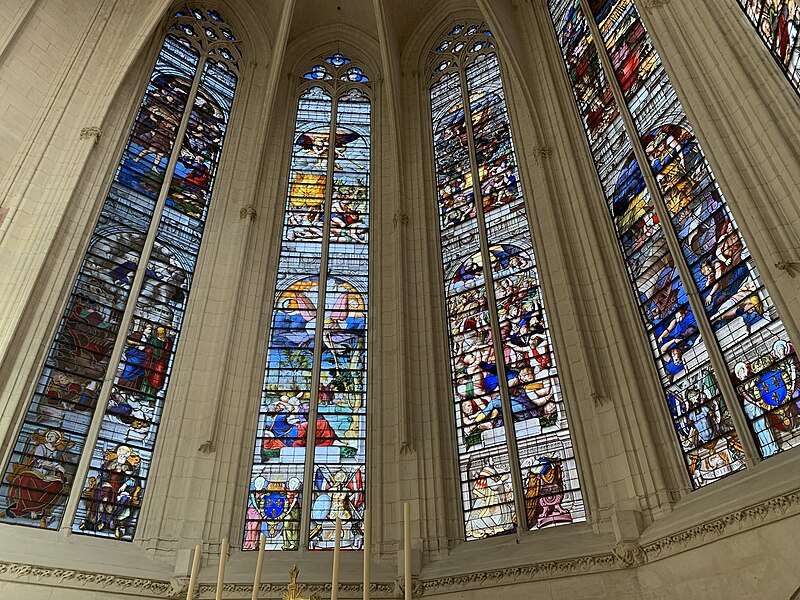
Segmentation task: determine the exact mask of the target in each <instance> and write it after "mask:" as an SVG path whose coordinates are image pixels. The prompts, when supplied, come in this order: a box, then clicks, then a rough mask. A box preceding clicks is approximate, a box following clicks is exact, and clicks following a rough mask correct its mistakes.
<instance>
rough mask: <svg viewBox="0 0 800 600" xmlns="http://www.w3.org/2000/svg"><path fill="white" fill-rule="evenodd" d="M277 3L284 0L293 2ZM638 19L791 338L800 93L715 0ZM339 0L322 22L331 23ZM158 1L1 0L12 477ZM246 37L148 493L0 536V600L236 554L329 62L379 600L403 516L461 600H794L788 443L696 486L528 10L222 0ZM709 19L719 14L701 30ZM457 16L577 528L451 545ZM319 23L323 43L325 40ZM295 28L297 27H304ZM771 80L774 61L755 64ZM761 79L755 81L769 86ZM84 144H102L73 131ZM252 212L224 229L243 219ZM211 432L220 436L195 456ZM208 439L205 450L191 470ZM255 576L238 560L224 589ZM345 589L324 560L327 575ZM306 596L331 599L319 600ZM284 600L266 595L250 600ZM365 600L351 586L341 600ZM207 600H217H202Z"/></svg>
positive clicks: (426, 560) (348, 567)
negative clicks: (500, 104) (449, 31)
mask: <svg viewBox="0 0 800 600" xmlns="http://www.w3.org/2000/svg"><path fill="white" fill-rule="evenodd" d="M295 4H297V6H296V7H295V6H294V5H295ZM708 4H710V5H711V4H713V6H714V10H701V8H700V3H696V2H694V1H693V0H671V1H669V2H644V3H643V5H646V6H648V7H650V8H647V9H646V10H643V11H642V12H643V16H644V18H645V20H646V23H647V25H648V28H649V29H650V31H651V33H652V36H653V38H654V42H655V43H656V45H657V47H658V49H659V51H660V52H661V54H662V57H663V60H664V63H665V65H666V67H667V69H668V71H669V73H670V75H671V76H672V77H673V80H674V81H676V82H679V85H678V86H677V89H678V93H679V94H680V95H681V98H682V100H683V102H684V105H685V106H686V108H687V111H688V113H689V115H690V118H691V119H692V123H693V124H694V126H695V128H696V130H697V133H698V136H699V137H700V139H701V141H702V143H703V147H704V149H705V151H706V152H707V154H708V157H709V161H710V162H711V163H712V166H713V168H714V171H715V173H716V174H717V176H718V178H719V180H720V184H721V185H722V186H723V187H724V189H725V192H726V197H727V198H728V200H729V203H730V205H731V209H732V211H733V212H734V214H735V216H736V217H737V221H738V223H739V225H740V226H741V228H742V230H743V231H744V233H745V235H746V236H747V239H748V241H749V243H750V247H751V248H752V249H753V254H754V256H755V258H756V262H757V264H758V266H759V268H760V270H761V274H762V277H763V279H764V281H765V283H766V284H767V286H768V287H769V288H770V290H771V292H772V294H773V298H774V299H775V301H776V304H777V305H778V307H779V309H780V311H781V316H782V317H783V319H784V321H785V322H786V323H787V326H788V327H789V329H790V331H792V332H794V333H795V335H794V336H793V337H794V338H795V339H800V330H798V328H797V327H796V325H795V324H796V322H797V321H798V319H800V305H798V303H797V302H796V298H797V297H798V295H799V294H800V278H798V277H796V276H793V275H792V273H790V272H788V271H786V270H781V269H776V268H775V267H774V264H775V263H776V262H778V261H788V262H794V261H798V262H800V258H799V257H798V255H797V251H798V250H797V249H798V248H800V243H798V237H799V236H800V211H799V210H798V205H797V200H796V199H797V191H798V190H797V184H798V179H799V178H800V169H799V168H798V167H800V165H798V162H800V157H798V156H797V154H796V152H794V149H796V147H797V142H798V135H800V126H798V124H797V123H798V119H797V116H798V111H799V110H800V103H799V102H800V101H798V98H797V95H796V94H795V92H794V91H793V90H791V88H789V86H788V85H787V84H786V82H785V80H783V79H782V78H781V76H780V73H779V72H777V70H776V69H774V68H773V67H774V65H772V64H771V62H770V61H771V60H772V59H771V58H770V57H769V55H768V54H767V53H766V51H765V50H764V48H763V45H762V43H761V41H760V40H759V39H758V38H756V37H755V34H753V33H752V31H750V30H748V29H747V28H748V24H747V23H746V21H745V20H744V19H743V18H740V17H741V15H740V14H738V13H737V12H736V11H737V10H738V8H736V7H735V6H732V3H731V2H722V1H721V0H708ZM337 5H340V7H341V10H337V8H336V7H337ZM170 6H172V5H171V4H170V3H169V2H167V0H158V1H156V0H152V1H150V2H147V3H143V2H139V1H137V0H120V1H118V2H110V1H108V0H69V1H68V0H5V2H4V3H3V12H4V15H11V17H10V18H9V19H8V20H7V21H5V22H3V23H0V448H2V452H0V458H2V459H3V461H5V457H6V453H7V449H8V447H9V444H10V443H11V441H12V440H13V439H14V437H15V433H16V427H17V422H18V418H19V415H20V414H21V412H22V411H23V410H24V408H25V406H26V405H27V402H28V400H29V397H30V394H31V386H32V382H33V381H34V380H35V378H36V375H37V373H38V370H39V368H40V364H41V361H42V360H43V357H44V353H45V351H46V349H47V347H48V344H49V341H50V339H51V337H52V332H53V328H54V327H55V324H56V321H57V318H58V315H59V314H60V312H61V310H62V307H63V302H64V298H65V296H66V294H67V292H68V288H69V286H70V285H71V282H72V280H73V278H74V273H75V270H76V269H77V267H78V263H79V261H80V259H81V257H82V253H83V249H84V246H85V241H86V238H87V236H88V235H89V232H90V231H91V228H92V226H93V224H94V222H95V220H96V217H97V213H98V211H99V207H100V203H101V202H102V198H103V191H104V190H105V189H106V188H107V186H108V185H109V181H110V177H111V175H112V173H113V169H114V167H115V164H116V162H115V161H116V159H117V158H118V154H119V151H120V148H121V145H122V143H123V140H124V137H125V135H126V132H127V131H128V128H129V123H130V119H131V118H132V115H133V113H134V111H135V108H136V103H137V102H138V101H139V98H140V97H141V92H142V89H143V84H144V82H145V80H146V78H147V76H148V74H149V72H150V69H151V67H152V61H153V57H154V56H155V52H156V51H157V47H158V44H159V43H160V39H161V36H162V34H163V32H161V30H160V24H161V22H162V18H163V17H164V15H165V14H166V12H167V9H168V8H169V7H170ZM219 6H220V7H221V8H222V9H223V10H225V11H226V14H227V15H229V19H230V20H231V22H232V23H234V24H235V25H236V30H237V31H238V32H239V33H240V35H241V37H242V39H243V40H244V44H245V46H244V49H245V54H244V55H245V61H244V65H243V72H242V76H241V80H240V86H239V89H238V91H237V100H236V106H235V109H234V114H233V118H232V121H231V124H230V129H229V133H228V137H227V141H226V146H225V150H224V154H223V158H222V164H221V168H220V171H219V178H218V180H217V182H216V185H215V194H214V195H215V199H214V203H213V206H212V209H211V212H210V215H209V219H208V226H207V228H206V232H205V237H204V243H203V249H202V252H201V255H200V259H199V265H198V269H197V276H196V279H195V281H194V284H193V290H192V300H191V303H190V306H189V311H188V314H187V319H186V324H185V326H184V330H183V333H182V338H181V347H180V350H179V352H178V354H177V357H176V360H175V364H174V371H173V378H172V381H171V383H170V388H169V394H168V401H167V406H166V410H165V414H164V423H163V425H162V426H161V430H160V434H159V441H158V444H157V448H156V455H155V459H154V463H153V467H152V468H153V475H152V476H151V478H150V479H149V481H148V489H147V495H146V499H145V502H144V507H143V512H142V515H141V522H140V526H139V529H138V532H137V539H136V541H135V542H133V543H130V544H125V543H115V542H111V541H108V540H101V539H91V538H84V537H81V536H73V535H68V534H64V535H62V534H60V533H56V532H47V531H39V530H34V529H27V528H21V527H11V526H7V525H0V598H9V599H11V598H26V599H28V598H30V599H31V600H39V599H49V598H59V599H72V598H76V599H77V598H81V599H92V600H95V599H97V600H106V599H108V600H110V599H111V598H166V597H183V595H185V590H184V591H182V590H183V586H185V579H184V578H185V576H186V573H187V571H188V568H189V562H190V552H191V549H192V548H193V547H194V545H195V544H196V543H203V544H204V553H205V559H204V563H203V568H202V571H201V576H200V581H201V584H203V586H206V584H208V583H210V582H212V581H213V580H214V578H215V574H216V564H217V560H218V552H219V548H218V541H219V539H220V538H221V537H222V536H228V537H229V538H230V539H231V540H232V546H233V547H234V548H235V547H236V546H237V543H238V539H239V538H240V535H241V528H242V523H243V518H244V516H243V513H244V506H245V502H246V492H247V482H248V477H249V469H250V460H251V454H252V439H253V436H254V434H255V426H256V421H255V415H256V413H257V403H258V397H259V386H260V384H261V378H262V376H263V355H264V347H265V344H266V338H267V327H268V325H269V322H270V316H271V315H270V307H271V303H272V294H273V287H274V282H275V277H276V275H275V270H276V265H277V260H278V243H279V236H280V233H281V228H282V213H283V204H284V194H285V185H286V169H287V164H288V150H289V148H288V140H289V139H290V137H291V126H292V121H293V111H294V105H295V90H296V77H297V75H298V74H299V73H301V72H302V70H303V69H306V68H307V67H308V63H309V61H311V60H312V59H314V58H315V57H316V56H318V55H319V54H320V53H324V52H330V51H333V50H335V49H337V48H340V49H341V50H342V51H345V50H346V51H347V52H350V53H352V54H353V55H356V56H358V57H359V58H361V59H362V60H363V61H364V62H365V64H366V65H367V66H368V68H369V71H370V73H371V75H372V80H373V81H374V82H375V89H374V107H375V110H374V126H373V131H374V134H373V147H374V148H375V149H376V150H375V154H374V168H373V181H374V182H375V184H374V187H373V199H372V215H371V223H372V248H371V252H372V256H371V268H372V273H373V275H372V280H371V288H372V289H371V290H370V291H371V307H372V312H371V315H370V327H371V330H370V346H371V348H370V373H369V381H370V396H369V406H370V421H369V423H370V435H371V437H370V440H369V477H368V481H369V493H370V498H371V500H370V503H371V506H372V509H373V525H374V532H373V540H374V547H373V552H374V553H375V566H374V569H373V579H374V582H376V583H377V584H379V587H378V588H377V589H375V590H374V591H373V596H374V597H375V598H388V597H395V596H396V595H397V593H396V589H397V588H396V587H395V580H396V578H397V577H398V576H399V575H400V573H401V567H400V566H399V565H398V561H397V558H398V550H399V546H400V516H401V503H402V502H403V501H404V500H409V501H411V503H412V514H413V517H414V524H413V531H412V535H413V547H414V575H415V578H416V579H417V580H418V586H419V587H418V588H417V590H416V593H418V594H419V593H424V595H426V596H441V597H452V598H453V599H456V598H459V599H463V600H472V599H475V600H477V599H481V598H489V597H494V598H498V599H500V600H517V599H520V600H522V599H526V600H527V599H528V598H542V599H550V598H552V599H556V598H558V599H559V600H566V599H600V598H608V599H626V600H627V599H631V600H633V599H634V598H636V599H638V598H647V599H653V600H655V599H662V598H663V599H667V598H670V599H673V598H678V599H683V598H685V599H687V600H694V599H696V598H703V599H710V600H715V599H720V600H723V599H725V600H727V599H729V598H732V597H742V598H749V597H753V598H755V597H763V598H770V599H772V598H775V599H784V598H786V599H788V598H790V597H792V594H793V593H795V591H796V589H797V586H798V582H797V579H796V569H795V568H794V565H793V564H792V563H793V562H796V560H795V557H796V547H797V539H798V538H799V537H800V516H799V515H800V494H798V493H797V489H798V488H800V483H798V480H797V475H796V474H797V472H798V460H800V456H798V452H797V451H795V452H789V453H787V454H786V455H783V456H780V457H777V458H775V459H772V460H770V461H767V462H764V463H761V464H758V465H756V466H755V467H753V468H751V469H749V470H748V471H747V472H745V473H739V474H737V475H734V476H732V477H730V478H728V479H727V480H725V481H723V482H720V483H718V484H715V485H714V486H712V488H710V489H706V490H702V491H699V492H694V493H690V492H689V482H688V480H687V477H686V474H685V470H684V467H683V465H682V462H681V457H680V455H679V453H678V451H677V449H676V447H675V442H674V439H673V433H672V425H671V423H670V422H669V419H668V416H667V415H666V411H665V409H664V406H663V399H662V393H661V389H660V385H659V383H658V379H657V376H656V374H655V372H654V369H653V365H652V361H651V359H650V357H649V355H650V350H649V346H648V343H647V340H646V339H645V338H644V336H643V334H642V332H641V326H640V324H639V322H638V316H637V314H636V308H635V306H634V304H633V300H632V296H631V293H630V290H629V287H628V283H627V280H626V277H625V273H624V270H623V266H622V264H621V263H620V260H619V257H618V250H617V246H616V241H615V239H614V238H613V236H612V233H611V231H610V227H609V225H608V222H607V217H606V214H605V207H604V204H603V199H602V196H601V193H600V190H599V186H598V184H597V181H596V174H595V171H594V167H593V165H592V163H591V158H590V156H589V154H588V150H587V148H586V142H585V139H584V136H583V132H582V130H581V128H580V124H579V121H578V119H577V116H576V115H575V111H574V105H573V101H572V97H571V95H570V91H569V89H568V88H567V87H566V80H565V77H564V73H563V68H562V65H561V62H560V56H559V54H558V50H557V47H556V44H555V39H554V36H553V33H552V26H551V24H550V22H549V19H548V16H547V14H546V9H545V7H546V2H545V1H544V0H531V1H530V2H512V1H511V0H474V1H470V2H463V1H457V0H410V1H404V2H399V1H398V2H394V1H392V2H386V1H381V0H374V1H373V2H369V0H341V2H339V3H331V2H323V1H322V0H302V1H301V2H296V3H295V2H293V1H291V0H285V2H273V3H264V2H260V1H257V0H229V1H226V2H220V3H219ZM719 15H722V16H721V17H719V18H718V16H719ZM456 16H459V17H467V18H475V19H485V20H486V21H487V22H488V23H489V26H490V27H491V28H492V30H493V32H494V33H495V37H496V39H497V41H498V45H499V47H500V53H501V60H502V62H503V65H504V75H505V82H506V88H507V91H508V96H509V110H510V114H511V118H512V126H513V129H514V132H515V136H516V139H515V142H516V147H517V152H518V158H519V161H520V170H521V175H522V179H523V183H524V185H525V190H526V192H527V200H528V210H529V213H530V220H531V231H532V235H533V238H534V243H535V247H536V252H537V257H538V261H539V264H540V266H539V268H540V275H541V279H542V281H543V284H544V293H545V300H546V302H547V309H548V315H549V318H550V321H551V323H552V333H553V337H554V344H555V350H556V354H557V359H558V362H559V365H560V375H561V381H562V387H563V390H564V397H565V401H566V403H567V410H568V411H569V417H570V426H571V429H572V433H573V439H574V443H575V452H576V456H577V459H578V462H579V468H580V475H581V483H582V487H583V490H584V494H585V498H586V502H587V509H588V511H589V514H588V517H587V523H584V524H576V525H571V526H567V527H560V528H557V529H553V530H545V531H540V532H533V533H527V534H523V535H521V536H520V539H519V540H517V539H515V538H514V537H513V536H512V537H505V538H500V539H491V540H485V541H482V542H473V543H470V544H464V543H462V542H461V540H462V537H463V532H462V525H461V513H460V491H459V483H458V473H457V467H456V460H455V456H454V453H455V440H454V431H453V424H452V414H451V400H450V391H449V388H450V384H449V375H448V358H447V356H448V354H447V339H446V333H445V324H444V320H443V316H442V315H443V312H444V303H443V298H442V290H441V266H440V262H439V251H438V230H437V223H436V214H437V211H436V205H435V199H434V197H433V173H432V168H431V165H432V156H431V154H432V151H431V147H430V124H429V115H428V110H429V109H428V106H427V97H426V86H427V75H426V74H425V63H426V60H427V57H428V53H429V51H430V49H431V46H432V45H433V43H434V42H435V41H436V39H437V38H438V36H439V35H440V33H441V31H442V30H443V29H444V28H445V27H447V26H448V25H450V24H451V23H452V22H453V20H454V18H456ZM312 24H314V25H316V26H317V29H315V28H314V27H313V26H312ZM310 32H311V33H313V35H311V33H310ZM770 69H773V70H770ZM761 73H763V77H761V76H760V75H759V74H761ZM92 127H97V128H99V130H100V132H101V135H100V137H99V140H96V139H95V138H94V137H93V136H88V135H87V136H84V139H81V137H82V136H81V135H80V132H81V130H83V129H85V128H92ZM243 209H244V210H245V217H246V218H242V215H241V213H242V211H243ZM209 443H210V444H209ZM201 446H202V447H204V448H205V449H206V450H210V451H201V450H200V448H201ZM330 560H331V558H330V556H329V555H328V554H326V553H310V552H302V553H297V554H294V553H292V554H289V553H284V554H279V555H270V557H269V559H268V561H267V566H266V569H265V574H264V581H265V582H267V581H268V582H285V581H286V580H287V574H288V570H289V567H290V566H291V564H292V563H293V562H298V563H299V564H300V566H301V580H305V581H307V582H310V583H316V584H321V583H324V582H325V581H326V580H328V577H329V573H330ZM254 561H255V557H254V556H253V554H252V553H241V552H239V551H237V550H234V551H233V552H232V556H231V561H230V563H229V568H228V575H229V576H228V581H229V582H230V583H231V584H238V587H235V588H234V587H233V585H232V587H231V588H230V589H229V590H228V591H227V592H226V596H225V597H226V598H228V597H229V598H249V597H250V591H249V589H248V586H249V585H250V583H251V574H252V572H253V565H254ZM359 574H360V555H358V556H356V555H346V556H344V557H343V573H342V581H343V582H344V583H345V584H352V583H355V582H357V581H358V578H359ZM322 593H323V595H327V593H328V592H326V591H325V590H322ZM266 595H267V596H268V597H270V598H276V597H278V596H279V594H278V591H277V589H273V590H270V591H269V592H268V594H266ZM342 596H343V597H345V598H355V597H358V596H359V591H358V589H357V587H351V588H347V589H345V590H344V591H343V593H342ZM200 597H201V598H209V597H213V591H212V590H211V588H209V587H201V596H200Z"/></svg>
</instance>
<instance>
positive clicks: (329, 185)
mask: <svg viewBox="0 0 800 600" xmlns="http://www.w3.org/2000/svg"><path fill="white" fill-rule="evenodd" d="M332 87H333V86H332ZM338 103H339V98H338V96H337V93H336V91H335V90H331V118H330V126H329V131H328V165H327V170H326V174H325V200H324V204H323V208H322V247H321V250H320V262H319V281H318V283H317V314H316V318H317V322H316V325H315V328H314V357H313V359H312V363H311V365H312V371H311V390H310V393H309V402H308V427H307V428H306V457H305V464H304V467H303V494H302V498H303V499H304V500H303V506H304V508H303V513H302V516H301V519H300V546H301V547H303V548H306V549H307V548H308V545H309V543H310V541H311V540H310V529H311V506H312V504H313V502H312V500H311V497H312V495H313V487H314V484H313V481H314V474H313V472H312V471H313V470H314V452H315V447H316V442H317V409H318V407H317V405H318V403H319V384H320V377H321V373H322V370H321V368H320V364H321V362H322V347H323V342H322V334H323V331H324V328H325V296H326V291H327V287H328V249H329V246H330V231H331V219H330V213H331V203H332V201H333V200H332V199H333V172H334V166H335V162H336V121H337V115H336V112H337V105H338Z"/></svg>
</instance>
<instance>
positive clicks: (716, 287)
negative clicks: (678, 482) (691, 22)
mask: <svg viewBox="0 0 800 600" xmlns="http://www.w3.org/2000/svg"><path fill="white" fill-rule="evenodd" d="M549 6H550V13H551V16H552V20H553V24H554V27H555V33H556V37H557V38H558V42H559V46H560V48H561V51H562V55H563V58H564V63H565V66H566V70H567V75H568V79H569V82H570V84H571V86H572V91H573V94H574V96H575V99H576V102H577V106H578V112H579V113H580V116H581V120H582V122H583V125H584V129H585V131H586V135H587V138H588V141H589V148H590V150H591V152H592V155H593V157H594V162H595V166H596V167H597V172H598V174H599V176H600V181H601V184H602V188H603V192H604V194H605V197H606V203H607V207H608V213H609V217H610V218H611V220H612V222H613V224H614V228H615V231H616V233H617V237H618V240H619V243H620V250H621V251H622V255H623V259H624V261H625V265H626V267H627V271H628V275H629V277H630V281H631V285H632V288H633V291H634V294H635V296H636V299H637V301H638V303H639V309H640V314H641V317H642V320H643V322H644V325H645V329H646V330H647V333H648V336H649V339H650V342H651V347H652V350H653V357H654V360H655V362H656V365H657V368H658V373H659V375H660V378H661V383H662V385H663V388H664V393H665V397H666V400H667V406H668V409H669V412H670V414H671V416H672V420H673V422H674V425H675V429H676V432H677V435H678V439H679V443H680V446H681V449H682V451H683V455H684V457H685V462H686V466H687V469H688V471H689V475H690V478H691V480H692V484H693V485H694V486H695V487H700V486H703V485H705V484H707V483H710V482H713V481H715V480H717V479H719V478H720V477H722V476H724V475H727V474H729V473H731V472H734V471H737V470H739V469H742V468H744V467H745V461H746V459H748V460H759V458H766V457H768V456H771V455H773V454H776V453H777V452H780V451H781V450H785V449H788V448H791V447H793V446H796V445H798V443H800V420H798V419H797V417H796V416H795V415H796V407H795V401H796V395H797V393H798V380H797V376H796V373H797V367H798V364H797V358H796V355H795V351H794V348H793V346H792V344H791V343H790V341H789V339H788V336H787V334H786V330H785V328H784V326H783V323H782V322H781V319H780V317H779V315H778V313H777V310H776V309H775V306H774V304H773V303H772V301H771V300H770V297H769V293H768V292H767V290H766V289H765V287H764V285H763V283H762V282H761V279H760V277H759V274H758V270H757V269H756V266H755V264H754V262H753V259H752V257H751V256H750V252H749V250H748V248H747V244H746V243H745V241H744V240H743V239H742V237H741V235H740V234H739V231H738V228H737V226H736V222H735V220H734V218H733V215H732V214H731V212H730V210H729V209H728V206H727V203H726V200H725V198H724V197H723V195H722V191H721V190H720V189H719V186H718V185H717V182H716V180H715V178H714V174H713V173H712V171H711V167H710V166H709V164H708V163H707V162H706V159H705V156H704V154H703V151H702V149H701V148H700V144H699V143H698V141H697V138H696V137H695V136H694V133H693V132H692V127H691V125H690V123H689V122H688V119H687V117H686V114H685V112H684V110H683V107H682V106H681V103H680V101H679V100H678V97H677V95H676V93H675V90H674V89H673V87H672V84H671V83H670V81H669V79H668V77H667V74H666V72H665V71H664V67H663V65H662V63H661V60H660V58H659V56H658V54H657V53H656V51H655V49H654V48H653V45H652V42H651V41H650V38H649V36H648V34H647V31H646V29H645V27H644V24H643V23H642V21H641V18H640V17H639V13H638V12H637V9H636V6H635V5H634V3H633V2H632V1H631V0H606V1H603V0H591V1H588V0H581V1H578V0H549ZM587 14H588V15H591V16H592V17H593V18H590V19H587V18H586V15H587ZM643 164H644V165H646V170H645V171H644V172H643V171H642V170H641V169H640V165H643Z"/></svg>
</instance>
